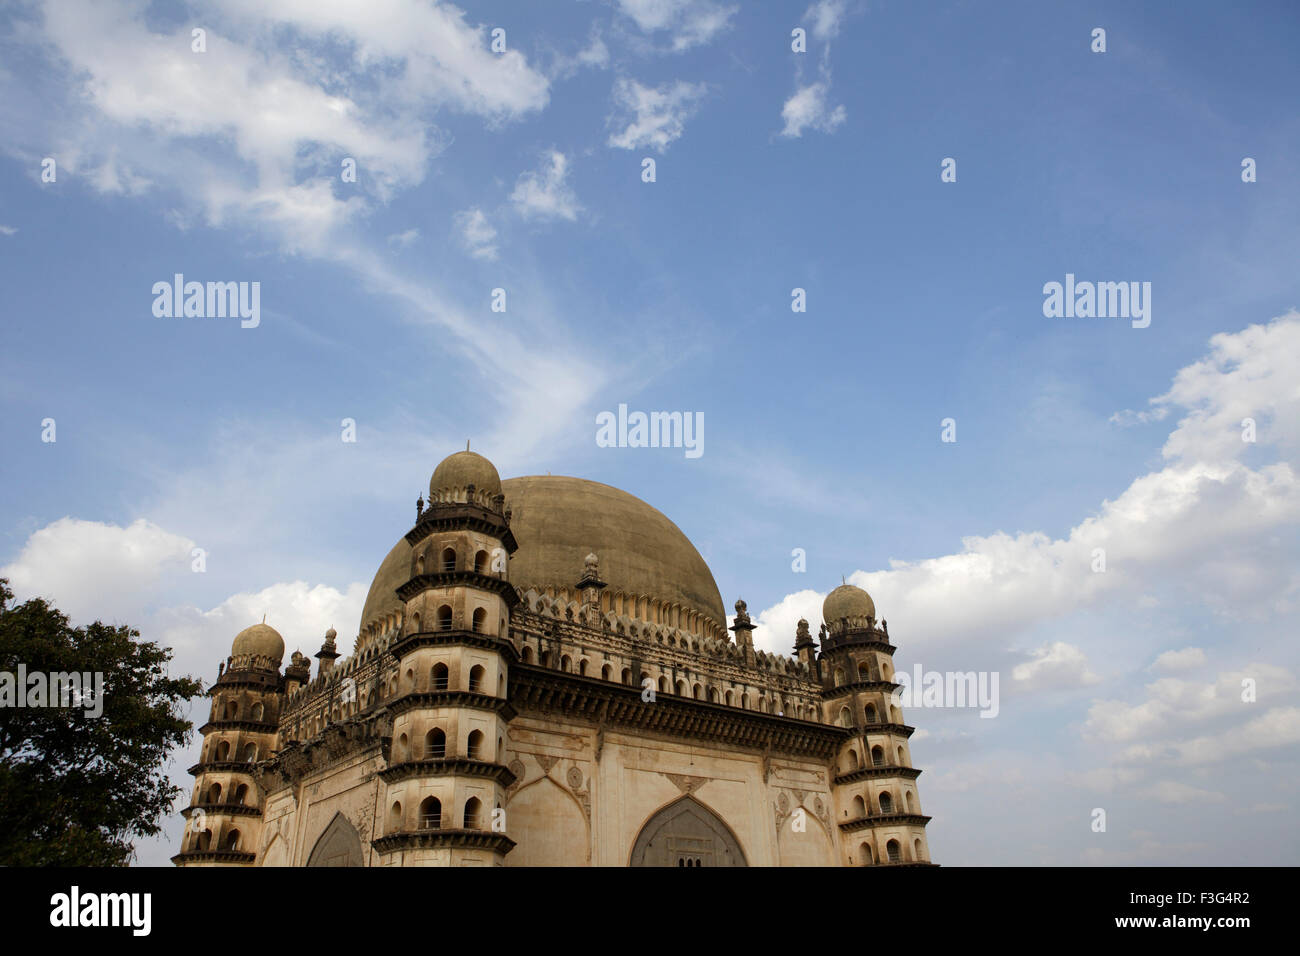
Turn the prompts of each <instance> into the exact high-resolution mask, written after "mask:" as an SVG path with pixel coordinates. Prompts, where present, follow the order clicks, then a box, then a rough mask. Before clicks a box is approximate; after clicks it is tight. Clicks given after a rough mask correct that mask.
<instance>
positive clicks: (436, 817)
mask: <svg viewBox="0 0 1300 956" xmlns="http://www.w3.org/2000/svg"><path fill="white" fill-rule="evenodd" d="M441 827H442V801H440V800H439V799H438V798H437V797H425V798H424V800H422V801H421V802H420V829H421V830H437V829H440V828H441Z"/></svg>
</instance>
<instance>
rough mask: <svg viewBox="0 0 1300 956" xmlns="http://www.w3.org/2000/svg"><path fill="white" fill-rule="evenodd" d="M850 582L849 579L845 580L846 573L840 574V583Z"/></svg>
mask: <svg viewBox="0 0 1300 956" xmlns="http://www.w3.org/2000/svg"><path fill="white" fill-rule="evenodd" d="M848 583H849V582H848V581H845V580H844V575H842V574H841V575H840V584H848Z"/></svg>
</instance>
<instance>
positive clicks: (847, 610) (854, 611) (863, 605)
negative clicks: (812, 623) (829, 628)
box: [822, 584, 876, 624]
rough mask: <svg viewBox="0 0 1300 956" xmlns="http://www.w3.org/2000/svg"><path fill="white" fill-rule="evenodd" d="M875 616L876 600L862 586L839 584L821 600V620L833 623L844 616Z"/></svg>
mask: <svg viewBox="0 0 1300 956" xmlns="http://www.w3.org/2000/svg"><path fill="white" fill-rule="evenodd" d="M875 616H876V602H875V601H873V600H871V595H870V594H868V593H867V592H866V591H864V590H862V588H860V587H857V586H855V585H852V584H841V585H840V586H839V587H837V588H836V589H835V590H834V591H832V592H831V593H830V594H828V595H826V600H825V601H823V602H822V620H823V621H825V622H826V623H827V624H834V623H836V622H838V621H842V620H843V619H844V618H846V617H857V618H862V617H870V618H874V617H875Z"/></svg>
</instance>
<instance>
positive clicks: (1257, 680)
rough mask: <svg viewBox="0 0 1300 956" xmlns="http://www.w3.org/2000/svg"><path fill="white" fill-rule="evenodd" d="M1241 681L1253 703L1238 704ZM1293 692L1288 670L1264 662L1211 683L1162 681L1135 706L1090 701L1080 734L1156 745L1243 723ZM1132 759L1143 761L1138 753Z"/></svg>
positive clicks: (1111, 740)
mask: <svg viewBox="0 0 1300 956" xmlns="http://www.w3.org/2000/svg"><path fill="white" fill-rule="evenodd" d="M1243 681H1252V682H1253V686H1254V688H1255V696H1256V702H1249V701H1244V700H1243V699H1242V691H1243ZM1294 687H1295V677H1294V675H1292V674H1291V673H1290V672H1289V671H1288V670H1286V669H1285V668H1282V667H1276V666H1273V665H1271V664H1262V663H1254V664H1250V665H1247V666H1245V667H1242V668H1241V669H1240V670H1233V671H1230V672H1227V673H1224V674H1222V675H1220V676H1219V677H1218V678H1217V679H1216V680H1214V681H1213V682H1209V683H1206V682H1203V681H1188V680H1183V679H1181V678H1177V677H1162V678H1160V679H1159V680H1156V681H1153V682H1152V683H1150V684H1147V685H1146V686H1145V688H1144V692H1145V698H1144V699H1143V700H1141V701H1140V702H1138V703H1135V704H1128V703H1126V702H1125V701H1122V700H1096V701H1093V703H1092V706H1091V707H1090V708H1089V709H1088V717H1087V720H1086V721H1085V722H1084V725H1083V730H1084V733H1085V734H1086V735H1088V736H1090V737H1093V738H1096V739H1098V740H1102V741H1107V742H1125V741H1130V740H1142V741H1153V740H1159V739H1160V738H1162V737H1164V736H1166V735H1168V734H1171V733H1184V732H1185V731H1186V730H1187V728H1189V727H1192V726H1195V725H1197V724H1202V723H1206V722H1208V721H1211V720H1222V719H1230V718H1232V717H1237V718H1240V719H1245V718H1246V717H1248V716H1251V715H1252V713H1253V709H1254V708H1256V707H1258V706H1260V704H1265V703H1269V702H1271V701H1274V700H1277V699H1278V698H1285V696H1286V695H1287V694H1288V693H1290V692H1291V691H1292V690H1293V689H1294ZM1132 755H1133V756H1142V754H1139V753H1138V752H1136V751H1134V752H1132ZM1148 755H1149V754H1148Z"/></svg>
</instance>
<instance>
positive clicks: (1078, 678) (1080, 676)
mask: <svg viewBox="0 0 1300 956" xmlns="http://www.w3.org/2000/svg"><path fill="white" fill-rule="evenodd" d="M1029 656H1030V660H1028V661H1025V662H1024V663H1021V664H1017V665H1016V666H1015V667H1014V668H1013V669H1012V671H1011V679H1012V680H1014V681H1016V682H1017V683H1019V684H1020V685H1021V686H1022V687H1025V688H1026V689H1032V690H1045V689H1048V688H1055V689H1061V688H1070V687H1085V686H1087V685H1089V684H1095V683H1097V681H1098V680H1100V678H1098V677H1097V675H1096V674H1094V673H1092V671H1090V670H1089V669H1088V658H1087V657H1086V656H1085V655H1084V653H1083V651H1081V650H1080V649H1079V648H1077V647H1075V646H1074V645H1072V644H1067V643H1066V642H1064V641H1055V642H1053V643H1051V644H1048V645H1044V646H1043V647H1040V648H1037V649H1035V650H1033V651H1030V655H1029Z"/></svg>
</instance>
